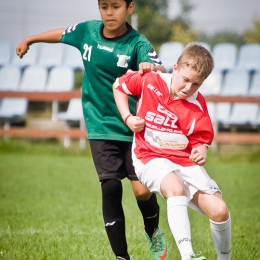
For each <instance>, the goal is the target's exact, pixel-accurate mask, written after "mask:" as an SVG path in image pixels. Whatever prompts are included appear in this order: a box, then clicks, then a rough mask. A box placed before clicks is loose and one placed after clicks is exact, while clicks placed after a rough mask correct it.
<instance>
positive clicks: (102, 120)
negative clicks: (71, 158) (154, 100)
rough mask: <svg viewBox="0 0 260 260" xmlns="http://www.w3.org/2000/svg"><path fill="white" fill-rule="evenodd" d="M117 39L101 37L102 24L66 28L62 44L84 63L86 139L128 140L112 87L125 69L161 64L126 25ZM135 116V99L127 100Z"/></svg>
mask: <svg viewBox="0 0 260 260" xmlns="http://www.w3.org/2000/svg"><path fill="white" fill-rule="evenodd" d="M127 26H128V31H127V32H126V33H125V34H124V35H122V36H120V37H117V38H113V39H108V38H105V37H104V36H103V34H102V31H103V30H102V28H103V23H102V21H87V22H83V23H80V24H77V25H75V26H73V27H69V28H67V29H66V30H65V31H64V33H63V36H62V38H61V42H62V43H66V44H69V45H72V46H74V47H76V48H77V49H79V51H80V53H81V57H82V60H83V63H84V68H85V72H84V77H83V82H82V106H83V113H84V119H85V123H86V129H87V133H88V138H89V139H100V140H118V141H132V137H133V133H132V131H131V130H130V129H129V128H128V127H127V126H126V125H124V123H123V120H122V117H121V115H120V113H119V111H118V109H117V106H116V104H115V101H114V96H113V90H112V85H113V83H114V81H115V80H116V78H117V77H120V76H122V75H123V74H125V73H126V71H127V70H128V69H132V70H138V66H139V63H141V62H151V63H154V64H155V65H159V64H161V62H160V60H159V59H158V56H157V54H156V52H155V51H154V49H153V46H152V45H151V43H150V42H149V41H148V40H147V39H146V38H145V37H144V36H143V35H140V34H139V33H138V32H137V31H136V30H134V29H133V28H132V27H131V26H130V25H129V24H127ZM129 105H130V110H131V112H132V113H133V114H135V106H136V101H135V99H133V98H131V99H129Z"/></svg>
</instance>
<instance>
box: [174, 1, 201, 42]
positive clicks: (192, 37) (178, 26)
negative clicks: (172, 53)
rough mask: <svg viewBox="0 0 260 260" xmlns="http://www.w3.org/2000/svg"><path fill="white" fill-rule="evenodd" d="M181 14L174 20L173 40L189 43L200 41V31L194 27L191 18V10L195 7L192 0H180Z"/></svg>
mask: <svg viewBox="0 0 260 260" xmlns="http://www.w3.org/2000/svg"><path fill="white" fill-rule="evenodd" d="M180 5H181V14H180V15H179V16H178V17H177V18H176V19H175V20H174V21H173V25H172V33H171V38H170V40H171V41H177V42H182V43H183V44H185V45H186V44H188V43H190V42H193V41H198V35H199V32H197V31H195V30H194V29H192V23H191V20H190V18H189V14H190V12H191V11H192V10H193V9H194V7H195V6H194V5H193V4H192V3H191V2H190V0H182V1H180Z"/></svg>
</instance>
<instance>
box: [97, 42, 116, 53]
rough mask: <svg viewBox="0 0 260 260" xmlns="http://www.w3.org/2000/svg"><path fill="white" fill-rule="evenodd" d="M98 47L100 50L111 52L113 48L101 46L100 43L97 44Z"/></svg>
mask: <svg viewBox="0 0 260 260" xmlns="http://www.w3.org/2000/svg"><path fill="white" fill-rule="evenodd" d="M97 47H98V49H100V50H105V51H109V52H113V50H114V48H109V47H107V46H102V45H100V44H98V46H97Z"/></svg>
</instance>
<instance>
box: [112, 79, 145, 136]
mask: <svg viewBox="0 0 260 260" xmlns="http://www.w3.org/2000/svg"><path fill="white" fill-rule="evenodd" d="M116 86H117V85H116V83H114V84H113V93H114V98H115V102H116V105H117V108H118V110H119V112H120V114H121V116H122V118H123V120H124V123H125V124H126V125H127V126H128V127H129V128H130V129H131V130H132V131H133V132H140V131H142V130H143V129H144V119H141V118H140V117H138V116H134V115H132V114H131V112H130V109H129V105H128V95H127V94H125V93H123V92H121V91H120V90H118V89H117V88H116Z"/></svg>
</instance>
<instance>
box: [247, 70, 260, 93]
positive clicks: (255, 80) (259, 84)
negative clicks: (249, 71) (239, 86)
mask: <svg viewBox="0 0 260 260" xmlns="http://www.w3.org/2000/svg"><path fill="white" fill-rule="evenodd" d="M248 95H249V96H256V97H257V96H260V71H258V72H256V73H254V74H253V76H252V82H251V86H250V89H249V93H248Z"/></svg>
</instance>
